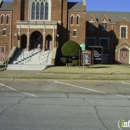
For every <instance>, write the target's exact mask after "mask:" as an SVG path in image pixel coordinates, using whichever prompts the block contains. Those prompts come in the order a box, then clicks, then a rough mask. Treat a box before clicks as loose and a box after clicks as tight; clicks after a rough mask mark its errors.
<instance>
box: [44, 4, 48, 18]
mask: <svg viewBox="0 0 130 130" xmlns="http://www.w3.org/2000/svg"><path fill="white" fill-rule="evenodd" d="M47 19H48V2H46V3H45V20H47Z"/></svg>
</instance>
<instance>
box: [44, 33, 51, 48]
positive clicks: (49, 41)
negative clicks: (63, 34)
mask: <svg viewBox="0 0 130 130" xmlns="http://www.w3.org/2000/svg"><path fill="white" fill-rule="evenodd" d="M45 50H52V36H51V35H47V36H46V43H45Z"/></svg>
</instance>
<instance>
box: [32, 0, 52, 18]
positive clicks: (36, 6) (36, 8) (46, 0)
mask: <svg viewBox="0 0 130 130" xmlns="http://www.w3.org/2000/svg"><path fill="white" fill-rule="evenodd" d="M30 2H31V4H30V5H32V6H31V20H49V15H50V6H51V5H50V3H51V2H50V0H30Z"/></svg>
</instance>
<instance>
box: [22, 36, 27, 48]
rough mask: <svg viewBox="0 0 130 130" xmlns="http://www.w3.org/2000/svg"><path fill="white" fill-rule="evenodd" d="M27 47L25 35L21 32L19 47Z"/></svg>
mask: <svg viewBox="0 0 130 130" xmlns="http://www.w3.org/2000/svg"><path fill="white" fill-rule="evenodd" d="M26 47H27V36H26V35H25V34H23V35H22V36H21V45H20V48H21V49H25V48H26Z"/></svg>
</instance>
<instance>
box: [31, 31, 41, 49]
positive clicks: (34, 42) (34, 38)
mask: <svg viewBox="0 0 130 130" xmlns="http://www.w3.org/2000/svg"><path fill="white" fill-rule="evenodd" d="M42 47H43V36H42V34H41V33H40V32H38V31H35V32H33V33H32V34H31V36H30V49H35V48H39V49H42Z"/></svg>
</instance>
